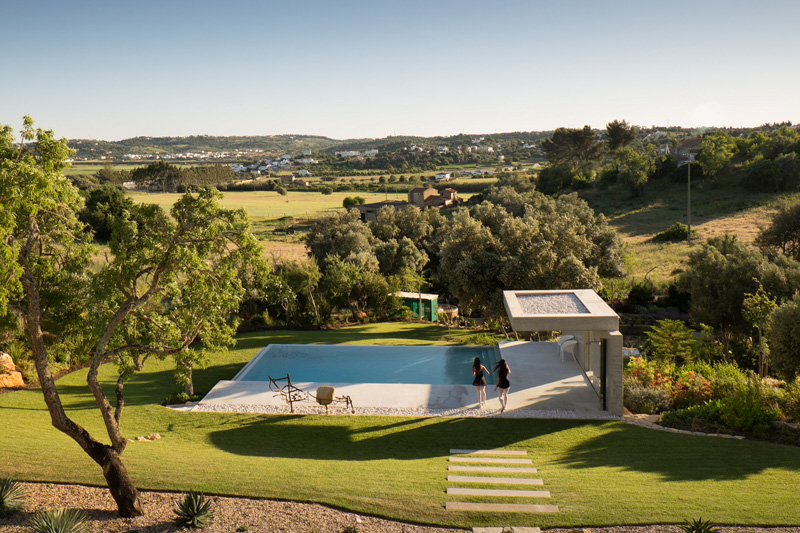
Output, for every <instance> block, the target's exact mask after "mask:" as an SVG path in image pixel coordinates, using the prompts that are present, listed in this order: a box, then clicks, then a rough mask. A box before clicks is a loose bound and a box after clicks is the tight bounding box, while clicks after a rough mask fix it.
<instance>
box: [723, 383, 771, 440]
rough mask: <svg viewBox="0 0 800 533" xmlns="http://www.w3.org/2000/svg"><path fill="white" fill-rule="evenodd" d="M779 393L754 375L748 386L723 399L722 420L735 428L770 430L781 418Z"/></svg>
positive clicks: (745, 430)
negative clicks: (778, 404)
mask: <svg viewBox="0 0 800 533" xmlns="http://www.w3.org/2000/svg"><path fill="white" fill-rule="evenodd" d="M777 403H778V402H777V395H776V394H775V393H774V392H773V391H772V389H771V388H770V387H767V386H766V385H764V384H762V383H761V382H760V381H759V380H758V378H757V377H755V376H752V377H751V378H750V380H749V383H748V386H747V387H745V388H743V389H739V390H737V391H736V392H735V393H734V394H733V395H731V396H729V397H727V398H725V399H724V400H722V405H721V407H722V409H721V413H720V414H721V415H722V422H723V423H724V424H725V425H726V426H728V427H730V428H732V429H735V430H739V431H744V432H752V431H764V430H768V429H769V428H770V427H771V425H772V422H774V421H775V420H778V419H779V418H780V409H779V408H778V406H777Z"/></svg>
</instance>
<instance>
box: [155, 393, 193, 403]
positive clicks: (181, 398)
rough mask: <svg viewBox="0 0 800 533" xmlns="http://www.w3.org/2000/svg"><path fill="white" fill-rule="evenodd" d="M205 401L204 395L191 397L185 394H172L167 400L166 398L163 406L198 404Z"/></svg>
mask: <svg viewBox="0 0 800 533" xmlns="http://www.w3.org/2000/svg"><path fill="white" fill-rule="evenodd" d="M202 399H203V395H202V394H193V395H192V396H189V395H188V394H186V393H185V392H178V393H175V394H170V395H169V396H167V397H166V398H164V402H163V404H162V405H177V404H181V403H186V402H198V401H200V400H202Z"/></svg>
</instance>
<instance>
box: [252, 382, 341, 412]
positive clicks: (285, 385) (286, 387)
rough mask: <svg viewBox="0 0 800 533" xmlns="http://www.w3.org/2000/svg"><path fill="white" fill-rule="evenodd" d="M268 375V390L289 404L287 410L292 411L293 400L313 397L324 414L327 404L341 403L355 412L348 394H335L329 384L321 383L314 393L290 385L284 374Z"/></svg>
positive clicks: (302, 400) (305, 400) (309, 399)
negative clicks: (275, 376) (321, 407)
mask: <svg viewBox="0 0 800 533" xmlns="http://www.w3.org/2000/svg"><path fill="white" fill-rule="evenodd" d="M267 377H269V390H271V391H273V392H274V393H275V396H280V397H281V398H283V400H284V401H285V402H286V403H288V404H289V412H290V413H294V403H295V402H308V401H311V399H314V400H315V401H316V402H317V403H318V404H319V405H322V406H324V407H325V414H328V406H329V405H331V404H337V403H343V404H345V407H346V408H348V409H350V412H351V413H353V414H355V412H356V410H355V408H354V407H353V400H351V399H350V396H336V389H335V388H334V387H331V386H330V385H322V386H320V387H317V391H316V394H311V393H310V392H308V391H304V390H303V389H301V388H299V387H295V386H294V385H292V378H291V377H289V374H286V377H285V378H273V377H272V376H267Z"/></svg>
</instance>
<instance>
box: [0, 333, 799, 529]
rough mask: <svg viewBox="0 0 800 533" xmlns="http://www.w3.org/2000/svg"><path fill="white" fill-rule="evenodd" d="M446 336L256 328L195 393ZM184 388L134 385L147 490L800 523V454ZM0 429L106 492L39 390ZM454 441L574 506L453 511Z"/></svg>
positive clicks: (507, 519)
mask: <svg viewBox="0 0 800 533" xmlns="http://www.w3.org/2000/svg"><path fill="white" fill-rule="evenodd" d="M453 332H455V330H454V331H453ZM453 332H451V333H453ZM446 333H447V330H446V329H445V328H440V327H438V326H435V325H424V324H411V323H396V324H375V325H366V326H358V327H354V328H344V329H340V330H333V331H306V332H293V331H292V332H290V331H273V332H265V333H258V334H250V335H244V336H242V337H240V339H239V343H238V345H237V346H236V348H235V349H232V350H230V351H228V352H227V353H223V354H217V355H215V356H214V357H213V358H212V363H211V365H210V366H209V367H208V368H206V369H203V370H198V371H197V372H196V385H197V388H198V390H208V388H210V387H211V386H212V385H213V384H214V383H216V381H217V380H219V379H229V378H230V377H232V376H233V375H234V374H235V373H236V371H238V369H239V368H241V366H242V365H243V364H244V363H245V362H246V361H247V360H249V359H250V358H251V357H252V355H253V354H255V352H256V351H257V350H258V349H259V348H260V347H262V346H263V345H265V344H266V343H268V342H303V343H362V344H369V343H379V344H413V343H431V342H440V340H439V339H441V338H442V337H443V336H444V335H445V334H446ZM467 333H469V332H463V334H467ZM85 374H86V372H85V371H78V372H75V373H72V374H69V375H67V376H64V377H63V378H61V379H60V380H59V382H58V386H59V392H60V394H61V396H62V399H63V401H64V404H65V405H66V407H67V409H68V412H69V414H70V416H71V417H73V418H74V419H75V420H76V421H77V422H78V423H80V424H83V425H84V426H85V427H87V428H88V429H89V430H90V431H91V432H92V433H94V434H96V435H102V423H101V421H100V417H99V416H98V413H97V411H96V409H95V408H94V404H93V402H92V398H91V395H90V394H89V392H88V390H87V388H86V385H85ZM102 377H103V380H104V382H105V384H106V386H108V387H109V390H110V387H111V385H112V382H113V380H114V377H115V369H114V367H113V366H111V365H105V366H104V367H103V368H102ZM174 389H175V385H174V383H173V381H172V373H171V368H170V365H169V364H168V363H167V362H161V361H150V362H148V364H147V366H146V369H145V372H143V373H141V374H139V375H137V376H135V377H134V378H133V379H131V380H130V382H129V383H128V384H127V386H126V399H127V407H126V409H125V414H124V417H123V430H124V432H125V434H126V435H127V436H128V437H130V438H134V437H136V436H139V435H147V434H150V433H153V432H158V433H160V434H161V435H162V436H163V439H162V440H160V441H155V442H131V443H130V444H129V446H128V449H127V450H126V452H125V454H124V456H123V457H124V460H125V462H126V464H127V465H128V468H129V470H130V472H131V475H132V477H133V479H134V481H135V482H136V484H137V486H139V487H140V488H142V489H152V490H169V491H185V490H189V489H194V490H198V491H203V492H205V493H210V494H230V495H240V496H252V497H267V498H279V499H290V500H298V501H313V502H320V503H324V504H328V505H333V506H336V507H339V508H342V509H347V510H351V511H354V512H358V513H362V514H373V515H380V516H386V517H391V518H396V519H402V520H408V521H413V522H421V523H431V524H441V525H452V526H459V527H470V526H475V525H502V524H509V523H513V524H516V525H536V526H544V527H553V526H578V525H584V526H593V525H601V524H638V523H653V522H670V523H674V522H682V521H683V520H685V519H686V518H689V517H696V516H703V518H707V519H711V520H713V521H715V522H718V523H726V524H740V525H744V524H767V525H788V524H798V523H800V508H798V506H797V505H796V490H795V487H796V486H797V484H798V481H800V452H799V451H798V448H795V447H789V446H783V445H777V444H770V443H763V442H753V441H735V440H727V439H716V438H708V437H697V436H686V435H678V434H672V433H666V432H659V431H653V430H648V429H643V428H639V427H635V426H630V425H627V424H625V423H622V422H615V421H611V422H606V421H575V420H523V419H498V418H485V419H476V418H469V419H458V418H407V417H377V416H375V417H373V416H348V415H344V416H324V415H305V416H304V415H289V414H284V415H246V414H222V413H187V412H178V411H172V410H169V409H166V408H163V407H160V406H159V405H158V403H159V402H160V400H161V399H162V398H163V397H164V396H166V395H167V394H168V393H169V392H171V391H172V390H174ZM0 421H1V425H2V430H1V431H0V450H2V458H3V460H2V461H0V476H12V477H15V478H17V479H22V480H30V481H50V482H70V483H84V484H92V485H103V479H102V476H101V473H100V469H99V467H97V466H96V465H94V464H93V463H91V461H90V460H89V458H88V457H87V456H86V455H85V454H84V453H83V452H82V451H81V450H80V448H79V447H78V446H77V445H76V444H75V443H74V442H72V441H71V440H69V439H68V438H67V437H65V436H64V435H62V434H61V433H59V432H58V431H56V430H55V429H53V428H52V427H51V426H50V421H49V416H48V413H47V411H46V409H45V406H44V403H43V401H42V398H41V394H40V393H39V392H38V391H36V390H25V391H18V392H13V393H8V394H3V395H0ZM453 447H459V448H461V447H463V448H500V447H503V448H511V449H522V450H526V451H527V452H528V455H529V456H530V457H531V458H532V460H533V463H534V466H536V467H537V468H539V474H538V476H539V477H541V478H542V479H543V480H544V486H543V487H542V488H543V489H544V490H549V491H550V492H551V495H552V497H551V498H550V499H549V500H548V501H549V503H554V504H556V505H558V506H559V508H560V510H561V512H560V513H558V514H555V515H531V516H526V515H524V514H523V515H503V514H502V513H501V514H498V513H462V512H452V511H451V512H447V511H445V510H444V504H445V502H446V501H447V500H448V497H447V496H446V495H445V490H446V488H447V487H448V486H456V485H454V484H448V483H447V481H446V476H447V465H448V461H447V457H448V455H449V449H450V448H453ZM462 486H463V485H462ZM486 487H487V488H488V487H489V486H488V485H487V486H486ZM451 498H453V497H451ZM462 500H464V501H466V500H467V498H462Z"/></svg>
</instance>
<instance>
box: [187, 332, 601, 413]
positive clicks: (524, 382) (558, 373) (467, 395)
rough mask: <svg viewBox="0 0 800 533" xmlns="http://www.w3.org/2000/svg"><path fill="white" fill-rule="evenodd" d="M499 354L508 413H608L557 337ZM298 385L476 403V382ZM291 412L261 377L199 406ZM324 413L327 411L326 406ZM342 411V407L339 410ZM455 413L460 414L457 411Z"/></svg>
mask: <svg viewBox="0 0 800 533" xmlns="http://www.w3.org/2000/svg"><path fill="white" fill-rule="evenodd" d="M500 354H501V357H502V358H504V359H505V360H506V361H507V362H508V365H509V367H510V368H511V376H510V381H511V389H510V391H509V394H508V400H509V402H508V405H509V408H508V410H507V411H506V413H507V414H508V415H509V416H525V414H526V413H529V414H530V416H536V412H543V411H550V412H556V411H562V412H564V415H565V417H569V418H609V417H610V415H609V413H608V412H607V411H603V410H602V407H601V402H600V398H599V397H598V396H597V394H596V393H595V391H594V389H593V388H592V387H591V385H590V384H589V383H588V381H587V380H586V378H585V377H584V374H583V372H582V371H581V368H580V366H579V365H578V363H577V362H576V361H575V359H574V358H573V357H572V356H571V355H569V354H567V355H566V356H565V358H564V361H563V362H562V360H561V357H560V356H559V353H558V345H557V344H556V343H554V342H521V341H520V342H506V343H502V344H500ZM495 379H496V378H495V375H494V374H492V376H490V378H489V379H488V380H487V382H490V384H487V386H486V396H487V402H486V406H485V408H484V411H487V413H488V412H493V411H499V409H500V402H499V400H498V399H497V393H496V392H494V390H493V389H494V381H495ZM293 384H294V385H295V386H297V387H299V388H301V389H303V390H305V391H309V392H314V391H316V389H317V387H318V386H320V385H332V386H334V387H336V395H337V396H344V395H348V396H350V397H351V398H352V400H353V404H354V405H355V407H356V408H357V409H358V410H361V409H363V408H368V409H385V410H388V411H389V412H387V414H391V410H397V411H402V412H403V413H402V414H408V411H409V410H425V411H432V410H433V411H440V410H441V411H454V410H455V411H458V410H464V409H476V408H477V396H476V392H475V387H473V386H472V385H420V384H394V383H308V382H297V383H293ZM296 405H297V406H298V407H299V406H310V407H313V408H315V409H314V410H313V411H314V412H316V411H320V410H321V409H322V407H320V406H318V405H317V404H316V403H314V402H312V403H305V402H303V403H298V404H296ZM259 408H264V409H265V410H266V411H267V412H276V411H278V412H287V411H288V406H287V404H286V402H284V401H283V399H282V398H281V397H280V396H278V395H276V394H275V393H274V392H272V391H270V390H269V388H268V383H266V382H263V381H220V382H219V383H217V385H216V386H215V387H214V388H213V389H211V391H210V392H209V393H208V394H207V395H206V396H205V397H204V398H203V399H202V400H201V401H200V402H199V404H198V405H197V406H196V407H195V410H198V411H202V410H213V411H240V410H242V411H247V412H258V410H259ZM323 412H324V411H323ZM337 412H338V410H337ZM455 416H457V415H455Z"/></svg>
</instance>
